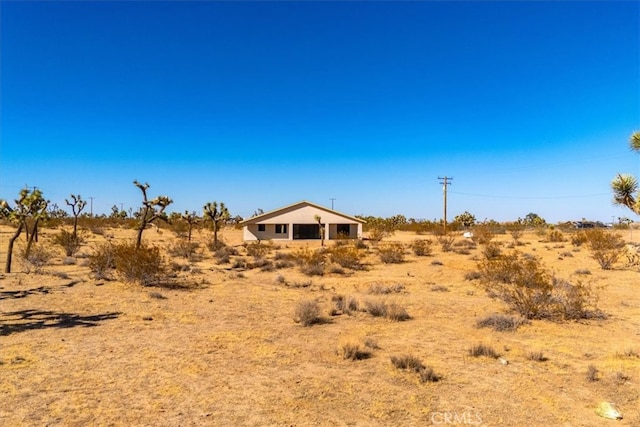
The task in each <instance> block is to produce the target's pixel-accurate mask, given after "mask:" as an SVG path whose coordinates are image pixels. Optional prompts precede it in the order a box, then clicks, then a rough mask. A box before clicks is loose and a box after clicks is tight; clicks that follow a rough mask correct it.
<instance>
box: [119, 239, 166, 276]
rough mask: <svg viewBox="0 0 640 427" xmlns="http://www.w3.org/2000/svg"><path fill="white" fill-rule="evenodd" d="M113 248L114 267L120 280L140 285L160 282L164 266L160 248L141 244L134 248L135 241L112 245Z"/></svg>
mask: <svg viewBox="0 0 640 427" xmlns="http://www.w3.org/2000/svg"><path fill="white" fill-rule="evenodd" d="M113 250H114V252H113V254H114V262H115V269H116V272H117V273H118V274H119V275H120V277H121V278H122V280H124V281H125V282H134V283H138V284H140V285H142V286H149V285H155V284H158V283H160V282H161V280H162V278H163V276H164V274H165V268H164V265H163V259H162V256H161V255H160V248H158V247H157V246H148V245H146V244H142V245H141V246H140V247H139V248H138V249H136V244H135V243H133V242H131V243H128V242H124V243H119V244H117V245H114V246H113Z"/></svg>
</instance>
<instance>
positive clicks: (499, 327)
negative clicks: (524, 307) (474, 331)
mask: <svg viewBox="0 0 640 427" xmlns="http://www.w3.org/2000/svg"><path fill="white" fill-rule="evenodd" d="M526 323H527V320H526V319H523V318H521V317H515V316H507V315H504V314H491V315H489V316H485V317H483V318H481V319H478V321H477V322H476V326H477V327H478V328H491V329H493V330H494V331H499V332H503V331H515V330H516V329H518V327H519V326H520V325H523V324H526Z"/></svg>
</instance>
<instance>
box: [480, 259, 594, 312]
mask: <svg viewBox="0 0 640 427" xmlns="http://www.w3.org/2000/svg"><path fill="white" fill-rule="evenodd" d="M480 273H481V275H482V279H481V280H482V284H483V285H484V287H485V289H486V290H487V291H488V292H489V293H490V295H493V296H496V297H498V298H500V299H502V300H503V301H504V302H505V303H507V305H509V307H511V308H512V309H514V310H515V311H516V312H518V313H519V314H520V315H522V316H523V317H524V318H526V319H543V318H561V319H580V318H590V317H595V316H598V317H601V315H602V314H601V313H600V312H599V311H598V310H597V308H596V302H597V300H596V298H595V296H594V294H593V293H592V292H591V289H590V287H589V286H586V285H583V284H581V283H578V284H577V285H572V284H570V283H569V282H567V281H566V280H560V279H556V278H555V277H553V276H552V275H551V274H550V273H548V272H547V271H546V270H545V269H544V268H543V267H542V265H541V264H540V261H539V260H538V259H536V258H535V257H524V256H521V255H520V254H519V253H518V252H514V253H512V254H508V255H501V256H500V257H498V258H495V259H485V260H483V261H481V262H480Z"/></svg>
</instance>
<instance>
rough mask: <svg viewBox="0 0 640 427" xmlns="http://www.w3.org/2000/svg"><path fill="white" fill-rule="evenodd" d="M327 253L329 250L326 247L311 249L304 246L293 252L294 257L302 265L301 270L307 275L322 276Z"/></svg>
mask: <svg viewBox="0 0 640 427" xmlns="http://www.w3.org/2000/svg"><path fill="white" fill-rule="evenodd" d="M326 254H327V251H326V250H325V249H324V248H320V249H317V250H311V249H309V248H308V247H304V248H300V249H298V250H296V251H295V252H294V253H293V259H294V261H295V262H296V263H297V264H298V265H299V266H300V271H301V272H302V273H304V274H306V275H307V276H322V275H323V274H324V267H325V263H326V262H325V257H326Z"/></svg>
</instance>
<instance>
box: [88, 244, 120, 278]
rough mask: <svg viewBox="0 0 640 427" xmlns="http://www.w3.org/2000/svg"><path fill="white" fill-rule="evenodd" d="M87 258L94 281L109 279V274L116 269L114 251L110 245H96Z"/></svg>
mask: <svg viewBox="0 0 640 427" xmlns="http://www.w3.org/2000/svg"><path fill="white" fill-rule="evenodd" d="M88 258H89V269H90V270H91V272H92V273H93V274H94V276H95V278H96V279H98V280H105V279H110V278H111V272H112V271H113V270H114V269H115V268H116V261H115V251H114V248H113V245H112V244H111V243H108V242H105V243H101V244H98V245H97V246H96V247H95V248H94V250H93V253H92V254H90V255H89V257H88Z"/></svg>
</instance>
